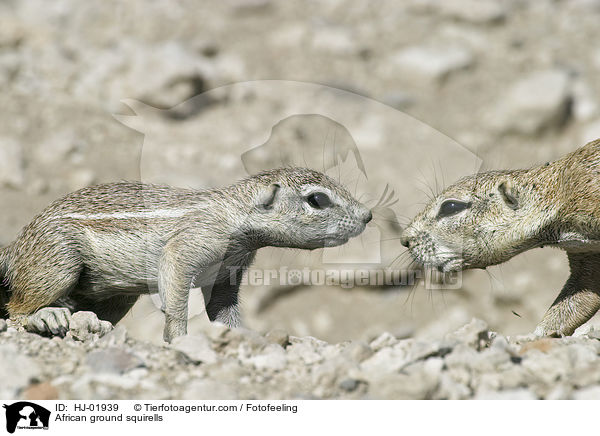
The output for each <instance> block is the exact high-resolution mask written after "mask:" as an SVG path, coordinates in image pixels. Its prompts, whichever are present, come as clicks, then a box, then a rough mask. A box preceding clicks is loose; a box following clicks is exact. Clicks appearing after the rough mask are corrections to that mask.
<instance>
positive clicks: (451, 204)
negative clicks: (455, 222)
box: [437, 200, 471, 219]
mask: <svg viewBox="0 0 600 436" xmlns="http://www.w3.org/2000/svg"><path fill="white" fill-rule="evenodd" d="M470 207H471V203H465V202H463V201H458V200H446V201H444V202H443V203H442V205H441V206H440V211H439V212H438V214H437V218H438V219H439V218H444V217H447V216H452V215H456V214H457V213H459V212H462V211H463V210H465V209H468V208H470Z"/></svg>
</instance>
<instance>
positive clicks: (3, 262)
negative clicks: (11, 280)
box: [0, 247, 9, 319]
mask: <svg viewBox="0 0 600 436" xmlns="http://www.w3.org/2000/svg"><path fill="white" fill-rule="evenodd" d="M7 274H8V247H4V248H0V319H3V318H4V319H6V318H8V310H7V309H6V304H7V303H8V299H9V288H8V281H7V277H6V275H7Z"/></svg>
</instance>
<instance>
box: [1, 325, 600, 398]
mask: <svg viewBox="0 0 600 436" xmlns="http://www.w3.org/2000/svg"><path fill="white" fill-rule="evenodd" d="M0 330H5V331H3V332H2V333H0V370H1V371H2V374H10V377H5V378H4V380H3V383H2V385H1V386H0V398H17V397H20V398H25V399H31V400H36V399H38V400H39V399H88V398H95V399H138V398H144V399H540V398H542V399H600V356H599V355H600V332H598V331H597V330H591V331H588V332H587V334H585V335H581V336H578V337H570V338H563V339H549V338H543V339H533V338H531V337H527V338H523V337H522V338H518V337H517V338H509V337H506V336H502V335H500V334H497V333H493V332H491V331H490V330H489V328H488V326H487V325H486V323H485V322H483V321H481V320H477V319H474V320H472V321H471V322H470V323H469V324H467V325H465V326H463V327H461V328H460V329H458V330H456V331H455V332H452V333H449V334H446V335H445V336H443V337H441V338H438V339H436V340H430V341H424V340H418V339H398V338H397V337H395V336H394V335H392V334H390V333H387V332H384V333H382V334H381V335H380V336H378V337H377V338H376V339H374V340H373V341H371V342H364V341H348V342H344V343H339V344H329V343H327V342H324V341H321V340H318V339H316V338H313V337H295V336H289V335H288V334H286V333H285V332H283V331H278V330H275V331H272V332H269V333H267V334H266V335H261V334H259V333H256V332H254V331H251V330H245V329H234V330H230V329H228V328H226V327H224V326H207V327H206V328H205V331H204V333H199V334H196V335H193V336H184V337H180V338H178V339H176V340H175V341H173V343H172V344H171V345H169V346H157V345H151V344H149V343H145V342H143V341H139V340H135V339H132V338H131V337H130V336H129V334H128V333H127V331H126V329H125V328H124V327H123V326H118V327H117V328H116V329H114V330H113V331H111V332H110V333H108V334H107V335H105V336H103V337H101V338H98V335H90V334H87V335H86V334H82V333H81V332H80V331H77V330H74V331H71V332H69V333H68V335H67V337H66V338H65V339H59V338H54V339H48V338H43V337H40V336H37V335H34V334H29V333H24V332H17V331H16V330H14V329H8V331H6V325H5V324H4V323H2V322H0Z"/></svg>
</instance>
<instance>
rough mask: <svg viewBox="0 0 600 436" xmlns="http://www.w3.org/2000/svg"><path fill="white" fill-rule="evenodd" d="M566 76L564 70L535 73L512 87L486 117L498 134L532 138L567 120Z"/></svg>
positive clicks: (567, 87)
mask: <svg viewBox="0 0 600 436" xmlns="http://www.w3.org/2000/svg"><path fill="white" fill-rule="evenodd" d="M570 88H571V87H570V79H569V75H568V74H567V73H566V72H565V71H563V70H546V71H537V72H534V73H531V74H529V75H528V76H526V77H524V78H522V79H521V80H519V81H517V82H516V83H514V84H513V85H512V86H511V87H510V88H509V89H508V90H507V92H506V94H504V95H503V96H502V97H501V101H500V103H499V104H498V105H497V106H496V107H495V109H494V110H492V112H491V113H490V114H488V116H489V119H488V124H489V126H490V127H491V128H492V129H494V130H496V131H497V132H499V133H522V134H535V133H539V132H540V131H542V130H543V129H545V128H547V127H552V126H557V125H560V124H561V123H562V122H563V121H564V120H565V117H566V116H567V109H568V103H569V98H570V92H571V89H570Z"/></svg>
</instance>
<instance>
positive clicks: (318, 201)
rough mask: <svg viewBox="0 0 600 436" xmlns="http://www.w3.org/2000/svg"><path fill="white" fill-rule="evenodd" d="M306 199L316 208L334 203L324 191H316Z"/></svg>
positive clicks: (322, 207)
mask: <svg viewBox="0 0 600 436" xmlns="http://www.w3.org/2000/svg"><path fill="white" fill-rule="evenodd" d="M306 201H308V204H310V205H311V206H312V207H314V208H315V209H324V208H326V207H329V206H331V205H332V203H331V200H330V199H329V197H328V196H327V194H324V193H323V192H315V193H314V194H310V195H309V196H308V197H306Z"/></svg>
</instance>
